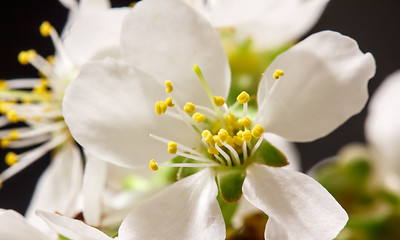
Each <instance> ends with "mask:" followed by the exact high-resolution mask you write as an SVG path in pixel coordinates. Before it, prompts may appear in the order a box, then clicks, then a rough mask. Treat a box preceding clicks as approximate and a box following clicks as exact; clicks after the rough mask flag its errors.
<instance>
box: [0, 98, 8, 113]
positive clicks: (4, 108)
mask: <svg viewBox="0 0 400 240" xmlns="http://www.w3.org/2000/svg"><path fill="white" fill-rule="evenodd" d="M8 110H9V104H8V103H7V102H5V101H1V100H0V113H1V114H6V113H7V112H8Z"/></svg>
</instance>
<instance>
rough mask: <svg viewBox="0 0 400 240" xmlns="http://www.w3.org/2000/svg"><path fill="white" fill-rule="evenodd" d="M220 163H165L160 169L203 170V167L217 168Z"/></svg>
mask: <svg viewBox="0 0 400 240" xmlns="http://www.w3.org/2000/svg"><path fill="white" fill-rule="evenodd" d="M217 166H219V164H218V163H163V164H162V165H160V167H179V168H181V167H194V168H202V167H217Z"/></svg>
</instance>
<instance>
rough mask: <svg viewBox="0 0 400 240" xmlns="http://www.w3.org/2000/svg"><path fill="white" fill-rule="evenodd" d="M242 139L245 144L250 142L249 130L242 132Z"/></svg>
mask: <svg viewBox="0 0 400 240" xmlns="http://www.w3.org/2000/svg"><path fill="white" fill-rule="evenodd" d="M242 139H243V141H245V142H250V140H251V132H250V130H246V131H244V132H243V135H242Z"/></svg>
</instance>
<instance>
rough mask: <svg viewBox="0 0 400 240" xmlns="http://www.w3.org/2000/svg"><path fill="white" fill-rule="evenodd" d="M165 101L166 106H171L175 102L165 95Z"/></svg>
mask: <svg viewBox="0 0 400 240" xmlns="http://www.w3.org/2000/svg"><path fill="white" fill-rule="evenodd" d="M165 103H166V104H167V106H168V107H173V106H175V104H174V103H173V102H172V99H171V98H170V97H167V98H166V99H165Z"/></svg>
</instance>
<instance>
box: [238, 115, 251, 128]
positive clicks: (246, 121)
mask: <svg viewBox="0 0 400 240" xmlns="http://www.w3.org/2000/svg"><path fill="white" fill-rule="evenodd" d="M240 123H241V124H243V126H244V127H245V128H246V129H250V127H251V120H250V118H249V117H243V118H241V119H240Z"/></svg>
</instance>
